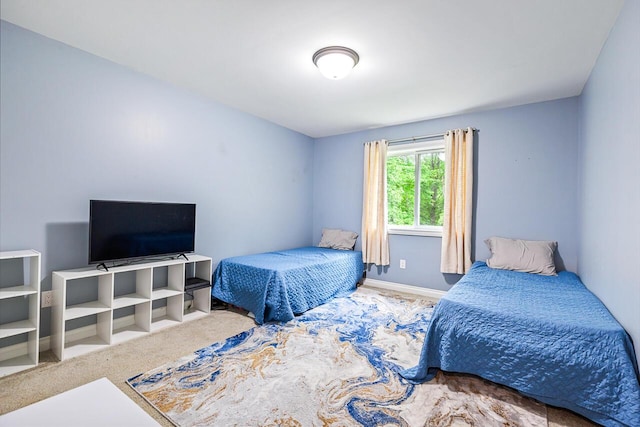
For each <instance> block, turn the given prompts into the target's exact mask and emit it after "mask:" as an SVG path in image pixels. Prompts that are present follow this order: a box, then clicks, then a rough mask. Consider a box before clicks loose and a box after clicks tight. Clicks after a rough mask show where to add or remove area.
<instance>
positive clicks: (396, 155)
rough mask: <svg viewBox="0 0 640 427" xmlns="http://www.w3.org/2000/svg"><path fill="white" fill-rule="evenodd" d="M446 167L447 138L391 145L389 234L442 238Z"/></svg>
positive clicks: (388, 191)
mask: <svg viewBox="0 0 640 427" xmlns="http://www.w3.org/2000/svg"><path fill="white" fill-rule="evenodd" d="M444 167H445V155H444V139H437V140H431V141H423V142H416V143H410V144H403V145H391V146H389V149H388V152H387V211H388V217H387V226H388V230H389V233H391V234H412V235H421V236H442V221H443V217H444Z"/></svg>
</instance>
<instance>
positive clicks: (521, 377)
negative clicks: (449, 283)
mask: <svg viewBox="0 0 640 427" xmlns="http://www.w3.org/2000/svg"><path fill="white" fill-rule="evenodd" d="M437 369H442V370H444V371H451V372H463V373H470V374H475V375H478V376H481V377H483V378H485V379H488V380H490V381H493V382H496V383H499V384H503V385H506V386H509V387H512V388H515V389H516V390H518V391H520V392H521V393H522V394H524V395H527V396H530V397H533V398H535V399H537V400H539V401H541V402H544V403H547V404H550V405H554V406H559V407H563V408H567V409H570V410H572V411H574V412H577V413H579V414H582V415H584V416H585V417H587V418H589V419H591V420H593V421H595V422H597V423H600V424H603V425H605V426H621V425H625V426H640V386H639V384H638V365H637V362H636V359H635V354H634V350H633V345H632V343H631V340H630V338H629V336H628V334H627V333H626V332H625V330H624V329H623V328H622V326H620V324H619V323H618V322H617V321H616V320H615V319H614V318H613V316H612V315H611V314H610V313H609V311H608V310H607V309H606V307H605V306H604V304H602V302H601V301H600V300H599V299H598V298H597V297H596V296H595V295H593V294H592V293H591V292H590V291H589V290H587V288H586V287H585V286H584V285H583V284H582V282H581V281H580V279H579V278H578V276H577V275H575V274H574V273H571V272H567V271H562V272H559V273H558V275H557V276H542V275H537V274H531V273H520V272H515V271H508V270H496V269H492V268H489V267H488V266H487V265H486V264H485V263H484V262H476V263H474V265H473V266H472V268H471V269H470V271H469V272H468V273H467V275H465V276H464V277H463V278H462V279H461V280H460V281H459V282H458V283H457V284H456V285H455V286H454V287H453V288H452V289H451V290H450V291H449V292H448V293H447V294H446V295H445V296H444V297H443V298H442V299H441V300H440V302H439V303H438V305H437V306H436V308H435V310H434V312H433V316H432V318H431V322H430V324H429V327H428V330H427V333H426V337H425V342H424V346H423V349H422V354H421V356H420V362H419V364H418V366H415V367H413V368H410V369H408V370H405V371H403V372H402V373H401V375H402V376H403V377H405V378H406V379H408V380H409V381H410V382H413V383H420V382H424V381H428V380H430V379H431V378H433V377H434V376H435V373H436V372H437Z"/></svg>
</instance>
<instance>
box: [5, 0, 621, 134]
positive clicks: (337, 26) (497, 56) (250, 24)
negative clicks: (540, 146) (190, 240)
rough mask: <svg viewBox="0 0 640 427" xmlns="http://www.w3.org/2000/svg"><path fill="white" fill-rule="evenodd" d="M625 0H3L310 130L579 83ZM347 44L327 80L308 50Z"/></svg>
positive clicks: (96, 46) (79, 42)
mask: <svg viewBox="0 0 640 427" xmlns="http://www.w3.org/2000/svg"><path fill="white" fill-rule="evenodd" d="M622 3H623V0H415V1H414V0H396V1H387V0H305V1H300V0H270V1H264V0H226V1H225V0H164V1H159V0H1V3H0V7H1V9H0V17H1V18H2V19H3V20H6V21H9V22H11V23H14V24H16V25H19V26H21V27H24V28H27V29H29V30H32V31H35V32H37V33H40V34H43V35H45V36H47V37H50V38H52V39H55V40H59V41H61V42H63V43H66V44H68V45H71V46H74V47H76V48H79V49H82V50H84V51H87V52H90V53H93V54H95V55H98V56H100V57H103V58H106V59H109V60H111V61H113V62H116V63H119V64H122V65H125V66H127V67H130V68H132V69H134V70H137V71H140V72H142V73H145V74H148V75H151V76H154V77H156V78H158V79H161V80H164V81H167V82H171V83H173V84H175V85H178V86H181V87H184V88H188V89H190V90H192V91H194V92H197V93H201V94H203V95H205V96H207V97H210V98H212V99H215V100H217V101H219V102H221V103H224V104H226V105H229V106H232V107H235V108H237V109H239V110H242V111H245V112H248V113H251V114H253V115H256V116H259V117H262V118H265V119H267V120H270V121H272V122H275V123H278V124H280V125H282V126H285V127H287V128H290V129H293V130H296V131H298V132H301V133H303V134H306V135H309V136H312V137H322V136H328V135H335V134H340V133H346V132H352V131H357V130H363V129H368V128H375V127H381V126H387V125H393V124H400V123H407V122H412V121H417V120H422V119H430V118H435V117H443V116H447V115H452V114H459V113H463V112H470V111H480V110H487V109H493V108H499V107H507V106H513V105H521V104H527V103H531V102H538V101H544V100H551V99H558V98H564V97H569V96H574V95H579V94H580V93H581V91H582V88H583V86H584V84H585V82H586V81H587V78H588V77H589V73H590V72H591V69H592V68H593V66H594V64H595V61H596V59H597V57H598V54H599V53H600V49H601V48H602V46H603V44H604V42H605V41H606V38H607V36H608V34H609V31H610V30H611V27H612V26H613V24H614V22H615V19H616V17H617V15H618V13H619V11H620V8H621V7H622ZM330 45H342V46H348V47H350V48H352V49H354V50H356V51H357V52H358V54H359V55H360V63H359V64H358V65H357V67H356V68H355V69H354V70H353V72H352V74H351V75H349V76H348V77H347V78H345V79H343V80H337V81H332V80H327V79H325V78H324V77H322V75H321V74H320V73H319V71H318V70H317V69H316V68H315V66H314V65H313V63H312V61H311V57H312V55H313V53H314V52H315V51H316V50H318V49H320V48H322V47H325V46H330Z"/></svg>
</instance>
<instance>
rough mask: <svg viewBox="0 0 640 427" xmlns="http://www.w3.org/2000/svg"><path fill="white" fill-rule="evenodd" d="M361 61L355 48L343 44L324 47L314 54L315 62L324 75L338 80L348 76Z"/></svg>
mask: <svg viewBox="0 0 640 427" xmlns="http://www.w3.org/2000/svg"><path fill="white" fill-rule="evenodd" d="M358 61H360V57H359V56H358V54H357V53H356V51H355V50H353V49H349V48H348V47H342V46H329V47H324V48H322V49H320V50H319V51H317V52H316V53H314V54H313V63H314V64H316V67H318V69H319V70H320V72H321V73H322V75H324V76H325V77H326V78H328V79H332V80H338V79H341V78H344V77H346V76H347V75H348V74H349V73H350V72H351V69H352V68H353V67H355V66H356V64H357V63H358Z"/></svg>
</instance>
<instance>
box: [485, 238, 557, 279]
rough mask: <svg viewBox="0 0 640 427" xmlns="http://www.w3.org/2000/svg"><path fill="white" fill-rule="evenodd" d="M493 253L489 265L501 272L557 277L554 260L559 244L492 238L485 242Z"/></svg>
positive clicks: (488, 261)
mask: <svg viewBox="0 0 640 427" xmlns="http://www.w3.org/2000/svg"><path fill="white" fill-rule="evenodd" d="M484 242H485V243H486V244H487V246H488V247H489V250H490V251H491V258H489V259H488V260H487V265H488V266H489V267H491V268H496V269H501V270H513V271H521V272H524V273H536V274H542V275H544V276H555V275H556V265H555V262H554V260H553V257H554V253H555V251H556V248H557V247H558V242H554V241H546V240H520V239H505V238H503V237H490V238H488V239H487V240H485V241H484Z"/></svg>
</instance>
